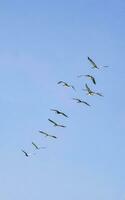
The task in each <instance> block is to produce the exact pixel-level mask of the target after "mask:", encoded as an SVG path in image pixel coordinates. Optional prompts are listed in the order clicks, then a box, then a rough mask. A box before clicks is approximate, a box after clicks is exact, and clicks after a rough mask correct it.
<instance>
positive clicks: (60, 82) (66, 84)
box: [57, 81, 75, 90]
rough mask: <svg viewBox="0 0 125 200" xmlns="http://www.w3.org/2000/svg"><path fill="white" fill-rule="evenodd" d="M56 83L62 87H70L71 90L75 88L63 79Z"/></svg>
mask: <svg viewBox="0 0 125 200" xmlns="http://www.w3.org/2000/svg"><path fill="white" fill-rule="evenodd" d="M57 84H63V86H64V87H68V88H69V87H71V88H72V89H73V90H75V87H74V86H73V85H70V84H68V83H66V82H64V81H59V82H58V83H57Z"/></svg>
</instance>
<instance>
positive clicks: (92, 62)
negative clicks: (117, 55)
mask: <svg viewBox="0 0 125 200" xmlns="http://www.w3.org/2000/svg"><path fill="white" fill-rule="evenodd" d="M88 60H89V61H90V62H91V64H92V65H93V67H97V65H96V64H95V62H94V61H93V60H92V59H91V58H90V57H88Z"/></svg>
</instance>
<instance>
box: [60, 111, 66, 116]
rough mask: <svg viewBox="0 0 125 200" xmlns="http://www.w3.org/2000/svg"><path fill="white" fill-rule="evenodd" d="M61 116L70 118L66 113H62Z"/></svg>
mask: <svg viewBox="0 0 125 200" xmlns="http://www.w3.org/2000/svg"><path fill="white" fill-rule="evenodd" d="M60 114H61V115H63V116H64V117H68V116H67V115H66V114H65V113H63V112H60Z"/></svg>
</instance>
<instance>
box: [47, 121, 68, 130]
mask: <svg viewBox="0 0 125 200" xmlns="http://www.w3.org/2000/svg"><path fill="white" fill-rule="evenodd" d="M48 120H49V121H50V122H51V123H52V124H53V125H54V126H58V127H62V128H65V127H66V126H64V125H62V124H57V123H56V122H54V121H53V120H51V119H48Z"/></svg>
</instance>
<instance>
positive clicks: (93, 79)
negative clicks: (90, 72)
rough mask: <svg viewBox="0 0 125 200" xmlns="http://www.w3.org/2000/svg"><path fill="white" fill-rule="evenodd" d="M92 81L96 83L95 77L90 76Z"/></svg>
mask: <svg viewBox="0 0 125 200" xmlns="http://www.w3.org/2000/svg"><path fill="white" fill-rule="evenodd" d="M91 79H92V82H93V83H94V84H95V85H96V81H95V78H94V77H93V76H91Z"/></svg>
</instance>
